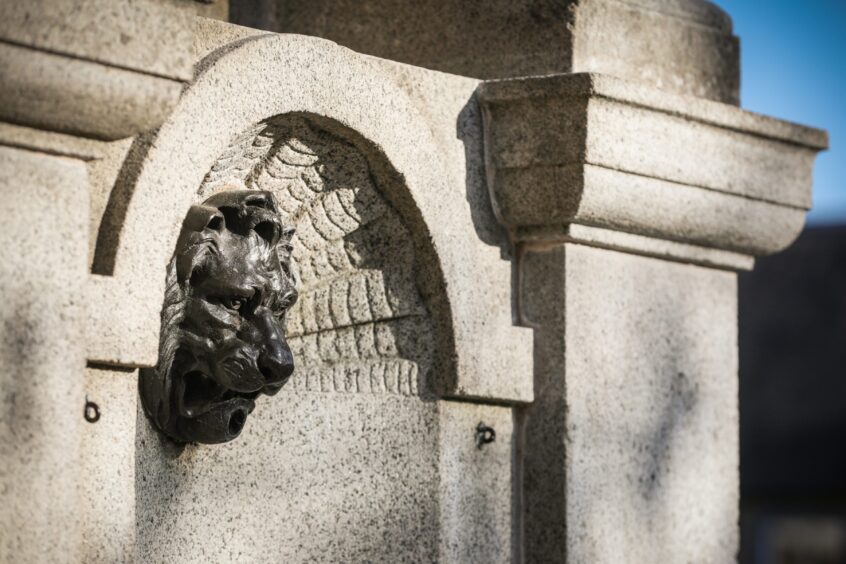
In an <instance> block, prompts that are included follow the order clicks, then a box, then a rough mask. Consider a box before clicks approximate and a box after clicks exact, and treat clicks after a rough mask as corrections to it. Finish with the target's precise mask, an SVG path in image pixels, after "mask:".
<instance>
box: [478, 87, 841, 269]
mask: <svg viewBox="0 0 846 564" xmlns="http://www.w3.org/2000/svg"><path fill="white" fill-rule="evenodd" d="M478 95H479V98H480V102H481V104H482V107H483V113H484V119H485V159H486V167H487V175H488V184H489V188H490V190H491V194H492V197H493V201H494V206H495V211H496V213H497V215H498V217H499V219H500V221H501V222H502V223H503V224H504V225H505V226H506V227H507V228H508V229H509V231H510V232H511V234H512V237H513V238H514V239H515V240H517V241H522V240H533V241H537V240H538V239H556V238H565V239H567V238H572V234H571V233H570V231H572V230H568V228H567V226H568V225H571V224H579V225H582V226H588V227H591V228H592V230H591V233H592V234H593V235H592V236H591V238H590V239H596V237H595V235H596V233H597V231H596V230H597V229H606V230H611V231H618V232H622V233H626V234H628V235H635V236H638V237H636V238H632V237H626V238H625V241H626V245H628V246H630V247H631V248H632V250H634V251H636V252H642V253H644V254H657V255H659V256H663V257H667V258H673V259H675V260H682V261H689V262H695V263H703V264H709V265H713V266H724V267H726V268H732V269H734V268H748V267H749V266H751V261H746V260H740V261H738V260H736V259H737V257H738V256H742V255H751V256H755V255H762V254H768V253H772V252H776V251H778V250H780V249H782V248H784V247H786V246H787V245H788V244H789V243H790V242H791V241H792V240H793V239H794V238H795V237H796V235H798V233H799V231H800V230H801V228H802V226H803V224H804V216H805V211H806V209H807V208H809V207H810V204H811V200H810V195H811V172H812V168H813V161H814V157H815V155H816V153H817V152H818V151H820V150H822V149H824V148H826V147H827V144H828V139H827V135H826V133H825V132H824V131H820V130H817V129H813V128H809V127H805V126H801V125H797V124H792V123H789V122H785V121H780V120H776V119H773V118H769V117H765V116H761V115H759V114H754V113H752V112H747V111H744V110H741V109H738V108H736V107H733V106H730V105H726V104H720V103H717V102H712V101H708V100H703V99H699V98H694V97H690V96H680V95H676V94H670V93H667V92H664V91H662V90H658V89H654V88H650V87H646V86H642V85H639V84H633V83H629V82H626V81H623V80H619V79H616V78H612V77H608V76H602V75H596V74H570V75H555V76H549V77H537V78H524V79H510V80H502V81H490V82H486V83H484V84H482V85H481V86H480V87H479V91H478ZM643 237H646V238H650V239H662V240H665V241H668V242H673V243H676V244H678V245H676V246H673V248H672V252H671V253H667V252H665V251H666V249H667V247H666V246H665V245H661V246H659V247H657V248H660V249H662V250H661V251H660V252H656V251H655V249H656V247H655V246H654V245H652V244H649V245H646V246H643V245H640V244H639V243H637V241H642V240H643V239H642V238H643ZM577 239H578V238H577ZM599 239H602V240H605V239H608V237H600V238H599ZM612 239H614V240H615V241H617V240H619V236H613V237H612ZM586 242H587V243H588V244H590V241H586ZM626 245H624V247H625V246H626ZM685 249H689V250H691V251H695V252H690V253H688V252H687V251H686V250H685ZM709 249H710V250H717V251H720V253H718V254H713V253H710V254H709V253H708V252H706V251H708V250H709ZM726 251H727V252H729V253H731V257H732V258H731V259H730V260H726V255H725V254H724V252H726Z"/></svg>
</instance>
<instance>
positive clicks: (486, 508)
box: [438, 402, 520, 564]
mask: <svg viewBox="0 0 846 564" xmlns="http://www.w3.org/2000/svg"><path fill="white" fill-rule="evenodd" d="M438 405H439V409H440V437H439V439H438V444H439V445H440V448H441V453H440V466H439V474H440V481H441V485H440V506H441V507H440V512H441V533H440V534H441V549H440V550H441V552H440V557H439V558H438V562H455V563H456V564H459V563H462V562H486V563H490V564H494V563H496V562H514V561H515V560H518V557H517V554H518V553H519V550H520V549H519V542H515V540H516V539H519V536H518V534H519V533H517V531H518V528H519V526H520V523H519V518H515V515H514V514H513V513H514V512H513V509H512V504H513V503H514V498H515V497H516V495H519V494H517V493H515V492H519V484H517V483H515V480H518V479H519V477H520V476H519V474H518V473H517V472H515V471H514V461H515V460H516V459H515V457H516V456H518V453H517V452H516V451H515V445H516V444H517V441H518V440H520V439H519V438H518V437H517V436H516V435H515V431H519V429H517V428H516V427H517V426H516V425H515V423H514V415H513V411H512V410H511V409H509V408H506V407H496V406H489V405H473V404H468V403H459V402H440V403H439V404H438ZM480 425H483V426H484V427H488V428H491V429H493V432H494V433H495V440H494V441H493V442H491V443H487V444H484V443H481V442H480V440H479V439H480V438H479V436H478V433H479V426H480ZM506 500H509V501H510V503H509V502H506Z"/></svg>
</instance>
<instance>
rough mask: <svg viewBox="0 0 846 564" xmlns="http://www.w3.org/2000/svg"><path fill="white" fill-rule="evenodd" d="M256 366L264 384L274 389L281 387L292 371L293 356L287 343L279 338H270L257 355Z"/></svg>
mask: <svg viewBox="0 0 846 564" xmlns="http://www.w3.org/2000/svg"><path fill="white" fill-rule="evenodd" d="M258 367H259V370H260V371H261V375H262V376H264V382H265V385H266V386H269V387H271V388H275V389H276V390H278V389H279V388H281V387H282V385H283V384H284V383H285V382H287V381H288V378H290V377H291V373H292V372H293V371H294V357H293V355H292V354H291V349H289V348H288V345H287V343H285V341H283V340H281V339H270V340H269V341H268V342H267V343H266V344H265V347H264V350H263V351H262V353H261V354H260V355H259V358H258Z"/></svg>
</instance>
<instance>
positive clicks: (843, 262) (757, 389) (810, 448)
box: [716, 0, 846, 564]
mask: <svg viewBox="0 0 846 564" xmlns="http://www.w3.org/2000/svg"><path fill="white" fill-rule="evenodd" d="M716 3H717V4H719V5H720V6H721V7H722V8H723V9H725V10H726V11H727V12H728V13H729V14H730V15H731V16H732V19H733V20H734V25H735V33H736V34H737V35H738V36H739V37H740V38H741V104H742V106H743V107H744V108H746V109H750V110H753V111H758V112H762V113H766V114H771V115H774V116H778V117H781V118H784V119H789V120H793V121H798V122H802V123H808V124H811V125H816V126H819V127H824V128H826V129H828V131H829V133H830V135H831V150H830V151H828V152H827V153H823V154H821V155H820V156H819V158H818V160H817V165H816V167H815V178H814V207H813V209H812V210H811V213H810V214H809V216H808V225H807V227H806V229H805V231H804V233H803V234H802V235H801V236H800V238H799V239H798V240H797V241H796V243H795V244H794V246H792V247H790V248H789V249H788V250H787V251H785V252H783V253H780V254H778V255H774V256H771V257H766V258H763V259H760V260H759V261H758V262H757V264H756V268H755V270H754V271H753V272H750V273H746V274H743V275H741V278H740V379H741V380H740V406H741V407H740V421H741V442H740V445H741V453H740V460H741V539H742V540H741V543H742V548H741V555H740V556H741V557H740V561H741V562H742V563H755V564H764V563H767V564H769V563H779V564H782V563H783V564H787V563H802V564H829V563H846V186H844V183H846V145H844V144H846V110H844V102H846V0H806V1H804V2H790V1H787V0H770V1H768V2H758V1H756V0H717V2H716Z"/></svg>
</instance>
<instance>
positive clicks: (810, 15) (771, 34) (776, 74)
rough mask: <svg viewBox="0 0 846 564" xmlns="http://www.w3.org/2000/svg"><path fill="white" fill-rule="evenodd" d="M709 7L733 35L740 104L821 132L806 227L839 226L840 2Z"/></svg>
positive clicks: (773, 0)
mask: <svg viewBox="0 0 846 564" xmlns="http://www.w3.org/2000/svg"><path fill="white" fill-rule="evenodd" d="M715 3H716V4H717V5H719V6H720V7H721V8H723V9H724V10H725V11H726V12H728V13H729V15H730V16H731V17H732V20H733V21H734V33H735V35H737V36H738V37H740V63H741V66H740V84H741V86H740V100H741V106H743V107H744V108H746V109H748V110H752V111H755V112H760V113H763V114H768V115H771V116H773V117H777V118H781V119H786V120H789V121H795V122H799V123H803V124H806V125H812V126H814V127H821V128H823V129H827V130H828V133H829V136H830V145H831V148H830V149H829V150H828V151H827V152H825V153H821V154H820V155H819V157H817V161H816V166H815V167H814V207H813V208H812V209H811V213H810V214H809V215H808V223H809V224H811V225H826V224H833V223H846V0H801V1H796V0H765V1H761V0H715Z"/></svg>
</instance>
